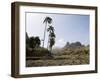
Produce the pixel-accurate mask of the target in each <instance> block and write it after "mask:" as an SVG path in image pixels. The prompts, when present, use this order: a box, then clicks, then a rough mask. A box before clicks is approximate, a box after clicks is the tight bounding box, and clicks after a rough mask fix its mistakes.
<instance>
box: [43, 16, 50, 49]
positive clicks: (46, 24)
mask: <svg viewBox="0 0 100 80" xmlns="http://www.w3.org/2000/svg"><path fill="white" fill-rule="evenodd" d="M43 23H45V29H44V36H43V47H44V42H45V35H46V27H47V26H48V24H51V23H52V18H50V17H46V18H45V19H44V21H43Z"/></svg>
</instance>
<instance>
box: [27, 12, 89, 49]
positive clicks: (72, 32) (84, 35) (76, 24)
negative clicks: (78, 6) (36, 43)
mask: <svg viewBox="0 0 100 80" xmlns="http://www.w3.org/2000/svg"><path fill="white" fill-rule="evenodd" d="M46 16H48V17H51V18H52V20H53V23H52V26H54V29H55V34H56V38H55V41H56V43H55V45H54V47H63V46H65V44H66V43H67V42H70V43H72V42H77V41H79V42H81V43H82V44H84V45H88V44H89V43H90V42H89V18H90V17H89V15H76V14H66V15H63V14H44V13H26V32H27V33H28V36H29V37H31V36H39V38H40V39H41V40H42V39H43V34H44V28H45V24H44V23H43V21H44V19H45V17H46ZM47 41H48V33H46V38H45V44H44V46H45V47H47ZM41 45H42V42H41Z"/></svg>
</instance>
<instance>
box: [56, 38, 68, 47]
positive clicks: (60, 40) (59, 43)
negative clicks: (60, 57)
mask: <svg viewBox="0 0 100 80" xmlns="http://www.w3.org/2000/svg"><path fill="white" fill-rule="evenodd" d="M65 44H66V41H65V40H64V39H63V38H61V39H59V40H57V41H56V43H55V47H64V46H65Z"/></svg>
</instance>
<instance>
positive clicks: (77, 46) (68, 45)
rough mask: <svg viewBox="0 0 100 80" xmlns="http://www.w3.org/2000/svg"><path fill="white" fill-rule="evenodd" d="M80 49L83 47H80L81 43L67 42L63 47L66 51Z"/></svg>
mask: <svg viewBox="0 0 100 80" xmlns="http://www.w3.org/2000/svg"><path fill="white" fill-rule="evenodd" d="M80 47H84V45H82V44H81V42H74V43H69V42H67V43H66V45H65V46H64V49H66V48H80Z"/></svg>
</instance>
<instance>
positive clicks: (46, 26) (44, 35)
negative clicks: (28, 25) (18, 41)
mask: <svg viewBox="0 0 100 80" xmlns="http://www.w3.org/2000/svg"><path fill="white" fill-rule="evenodd" d="M46 27H47V22H46V24H45V29H44V36H43V47H44V42H45V35H46Z"/></svg>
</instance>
